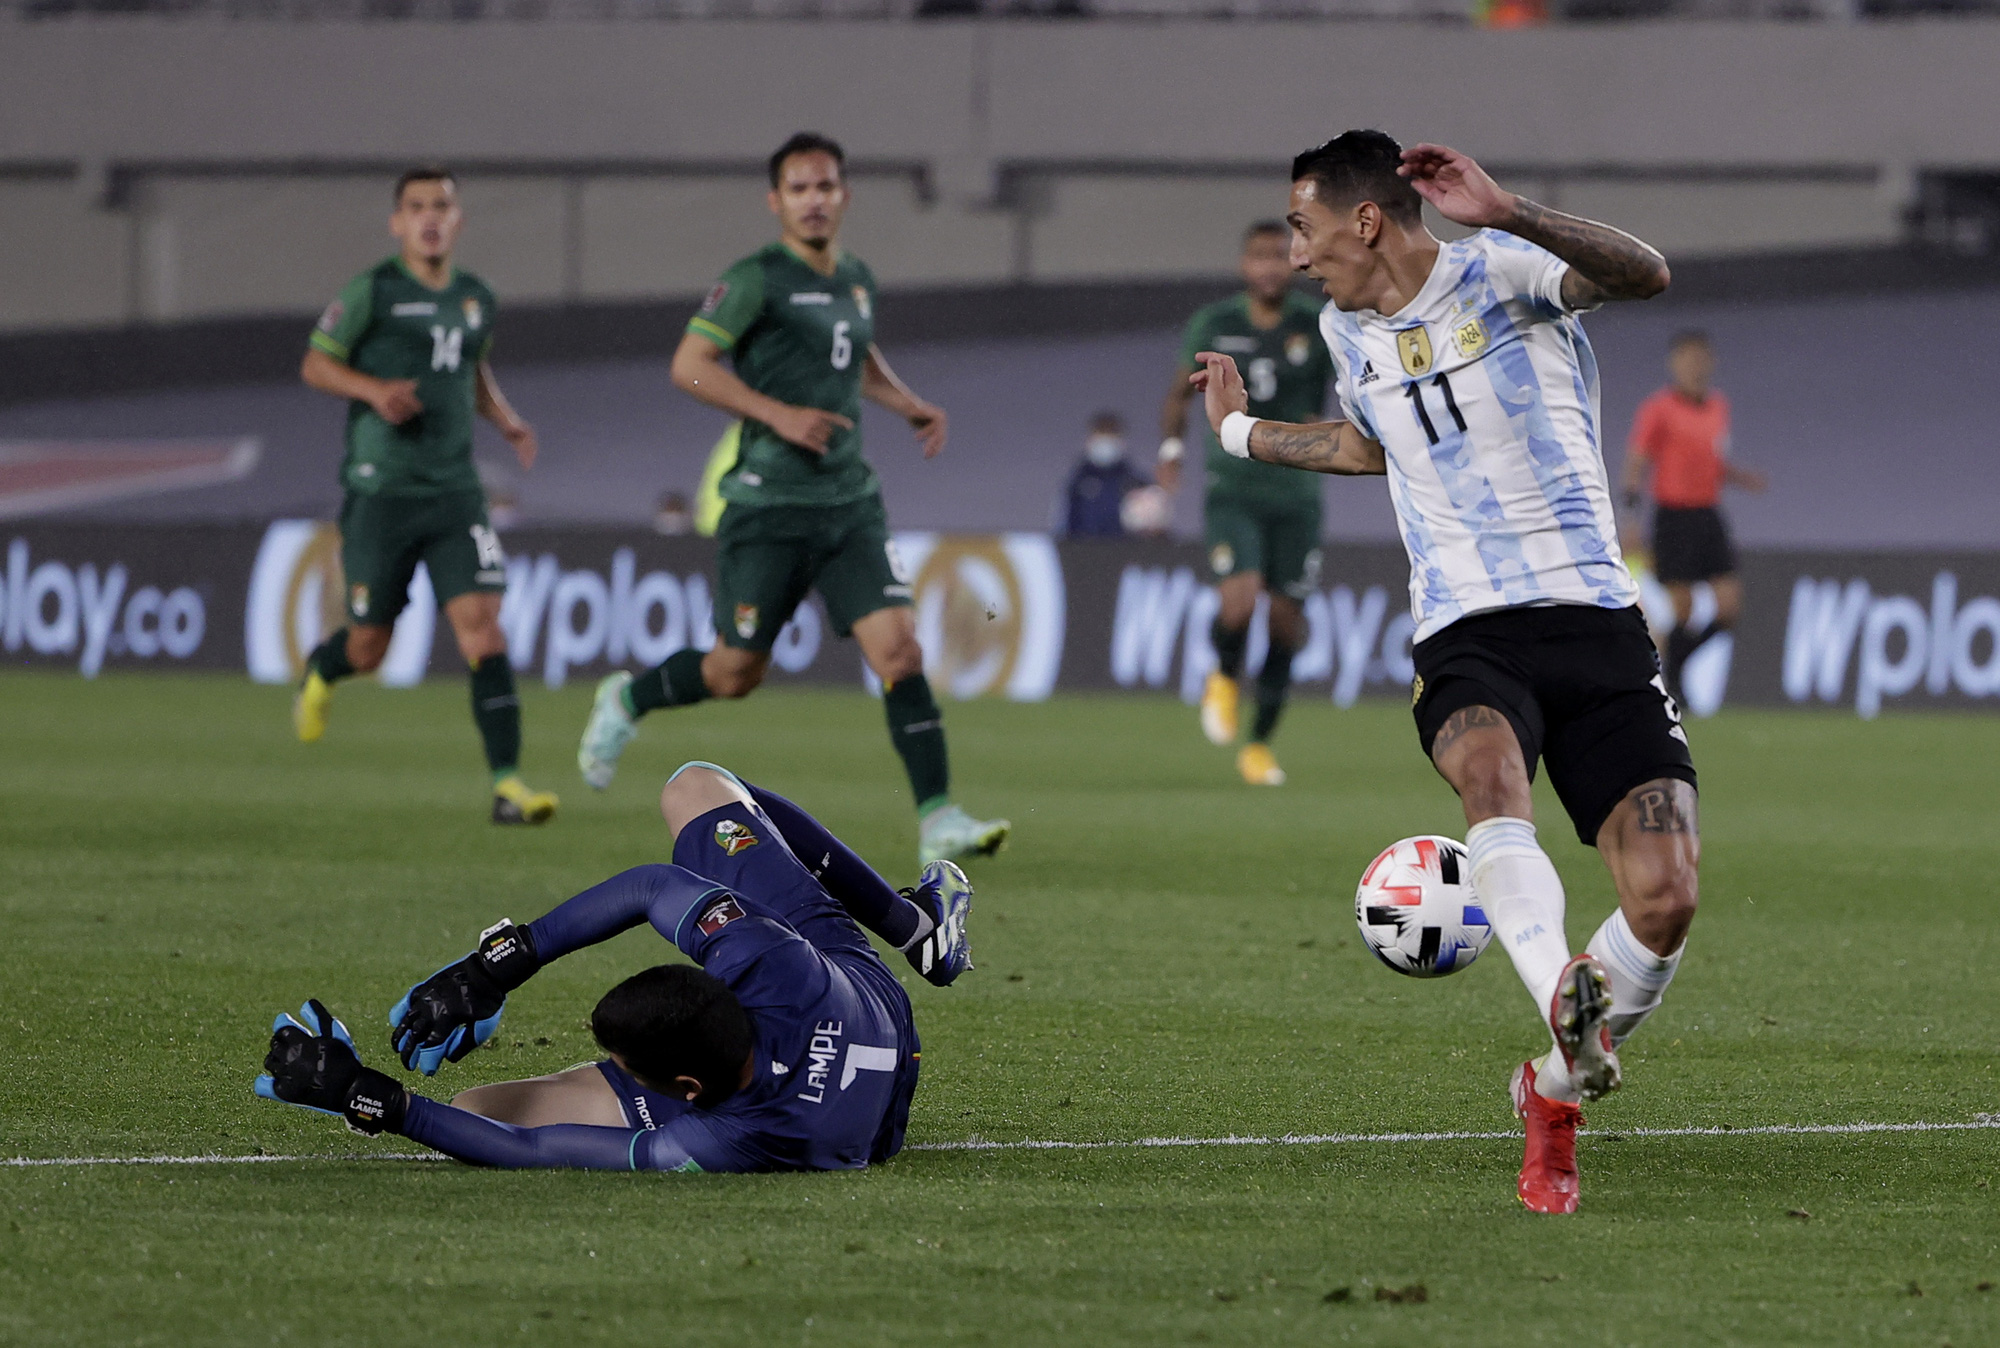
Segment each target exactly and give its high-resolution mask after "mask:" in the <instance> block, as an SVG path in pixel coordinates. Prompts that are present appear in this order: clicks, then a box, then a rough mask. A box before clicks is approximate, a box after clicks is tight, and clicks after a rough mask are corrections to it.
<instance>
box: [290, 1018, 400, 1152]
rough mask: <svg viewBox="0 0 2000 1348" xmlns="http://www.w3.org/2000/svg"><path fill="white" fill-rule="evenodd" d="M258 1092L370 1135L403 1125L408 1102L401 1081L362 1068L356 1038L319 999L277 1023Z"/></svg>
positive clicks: (370, 1068) (372, 1069)
mask: <svg viewBox="0 0 2000 1348" xmlns="http://www.w3.org/2000/svg"><path fill="white" fill-rule="evenodd" d="M253 1089H254V1090H255V1091H256V1093H257V1094H258V1095H260V1096H262V1097H263V1098H264V1099H266V1100H277V1101H279V1102H280V1103H282V1104H287V1105H298V1106H299V1107H301V1108H303V1109H313V1110H318V1111H319V1112H320V1113H322V1114H333V1115H337V1116H338V1117H340V1118H342V1119H345V1120H346V1121H347V1126H348V1127H349V1128H352V1129H353V1130H354V1131H355V1132H357V1133H365V1134H367V1135H368V1136H370V1137H373V1136H374V1135H375V1134H376V1133H379V1132H381V1131H382V1130H383V1129H384V1128H388V1129H391V1130H394V1129H396V1128H398V1127H400V1126H401V1124H402V1121H403V1110H404V1107H405V1105H406V1104H407V1097H406V1095H405V1092H404V1090H403V1087H402V1084H401V1083H400V1082H398V1081H397V1080H396V1079H395V1078H394V1077H392V1076H389V1075H387V1074H386V1073H383V1072H378V1071H376V1070H375V1069H374V1068H372V1067H363V1066H362V1065H361V1059H360V1058H358V1057H356V1056H355V1053H354V1037H353V1036H352V1035H350V1034H348V1032H347V1027H346V1026H345V1025H342V1024H341V1023H340V1022H339V1021H338V1020H336V1019H335V1018H334V1015H333V1013H332V1012H331V1011H329V1010H327V1009H326V1006H325V1004H324V1003H322V1002H321V1001H320V1000H319V998H317V997H314V998H312V999H310V1000H309V1001H307V1002H306V1004H305V1005H304V1006H302V1007H300V1008H299V1013H298V1015H296V1016H290V1015H284V1014H282V1013H281V1014H280V1015H279V1016H278V1018H277V1019H276V1020H275V1021H273V1022H271V1048H270V1051H269V1052H268V1053H266V1054H265V1055H264V1075H262V1076H260V1077H258V1078H257V1080H256V1083H255V1085H254V1087H253Z"/></svg>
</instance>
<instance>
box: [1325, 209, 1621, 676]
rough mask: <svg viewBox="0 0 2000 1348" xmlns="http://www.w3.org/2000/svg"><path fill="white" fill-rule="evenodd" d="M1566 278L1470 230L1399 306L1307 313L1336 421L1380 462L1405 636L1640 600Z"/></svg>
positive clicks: (1586, 348)
mask: <svg viewBox="0 0 2000 1348" xmlns="http://www.w3.org/2000/svg"><path fill="white" fill-rule="evenodd" d="M1568 271H1569V268H1568V265H1567V264H1566V263H1564V262H1563V261H1562V260H1561V259H1560V258H1557V257H1556V256H1555V255H1554V254H1552V253H1550V252H1548V251H1547V250H1545V249H1542V248H1539V247H1536V246H1535V245H1533V244H1530V243H1527V242H1525V241H1523V240H1521V239H1517V238H1515V237H1514V236H1512V235H1510V234H1502V233H1500V232H1498V231H1496V230H1483V231H1481V232H1480V233H1478V234H1475V235H1473V236H1471V237H1470V238H1466V239H1460V240H1458V241H1456V242H1453V243H1447V244H1445V245H1443V246H1442V247H1441V248H1440V250H1439V254H1438V261H1437V265H1436V266H1435V267H1434V268H1433V269H1432V271H1431V275H1430V279H1429V280H1428V281H1426V282H1425V284H1424V287H1423V289H1422V290H1420V291H1419V292H1418V293H1417V296H1416V298H1415V299H1414V300H1412V301H1411V302H1410V303H1409V304H1408V305H1406V306H1405V307H1404V308H1403V309H1402V310H1400V311H1399V312H1397V313H1394V314H1386V315H1385V314H1379V313H1376V312H1374V311H1373V310H1362V311H1359V312H1356V313H1342V312H1341V311H1339V310H1338V309H1336V308H1334V307H1333V306H1332V305H1328V306H1327V308H1326V309H1325V310H1324V311H1323V312H1322V314H1321V316H1320V325H1321V331H1322V332H1323V334H1324V335H1325V337H1326V343H1327V346H1328V348H1329V349H1330V350H1331V351H1332V352H1333V355H1334V359H1335V364H1336V367H1337V369H1336V379H1335V388H1336V390H1337V392H1338V394H1339V397H1340V403H1341V408H1342V411H1343V412H1344V414H1345V415H1346V417H1347V419H1348V420H1350V421H1352V422H1354V423H1355V425H1357V426H1359V427H1360V428H1361V429H1362V430H1364V431H1366V432H1367V433H1368V435H1370V436H1371V437H1373V438H1374V439H1376V440H1378V441H1380V442H1381V444H1382V446H1383V449H1384V452H1385V454H1386V456H1387V459H1388V469H1389V493H1390V497H1391V499H1392V500H1393V501H1394V503H1395V507H1396V520H1397V527H1398V528H1399V529H1400V531H1401V533H1402V536H1403V543H1404V546H1405V547H1406V548H1407V549H1408V551H1409V554H1410V609H1411V615H1412V617H1414V618H1415V619H1416V639H1417V640H1419V641H1421V640H1423V639H1424V638H1425V637H1428V636H1430V635H1431V634H1433V633H1435V632H1437V631H1438V630H1439V629H1441V628H1443V627H1444V626H1446V625H1447V624H1449V623H1452V622H1455V621H1456V620H1458V619H1459V618H1462V617H1464V616H1466V615H1467V614H1470V613H1477V612H1482V611H1485V610H1490V609H1499V608H1512V607H1520V606H1526V605H1534V604H1549V603H1559V604H1590V605H1594V606H1597V607H1600V608H1625V607H1628V606H1629V605H1631V604H1634V603H1636V602H1638V597H1639V592H1638V586H1637V585H1636V584H1635V583H1634V581H1633V579H1632V576H1631V573H1630V572H1629V571H1627V570H1626V569H1625V562H1624V558H1623V557H1622V556H1621V555H1620V553H1619V550H1618V540H1617V530H1616V526H1615V524H1614V521H1613V516H1612V510H1611V493H1610V490H1609V488H1608V484H1607V482H1606V477H1605V470H1604V458H1603V455H1602V453H1601V451H1600V449H1599V445H1598V406H1597V403H1598V396H1597V360H1596V357H1595V356H1594V355H1592V353H1591V349H1590V342H1589V339H1588V338H1586V337H1585V336H1584V333H1583V325H1582V323H1581V322H1579V321H1578V319H1577V316H1576V315H1575V314H1574V313H1572V312H1570V310H1569V309H1567V308H1566V307H1565V306H1564V304H1563V301H1562V281H1563V277H1564V276H1565V275H1566V274H1567V273H1568Z"/></svg>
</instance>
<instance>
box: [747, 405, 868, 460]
mask: <svg viewBox="0 0 2000 1348" xmlns="http://www.w3.org/2000/svg"><path fill="white" fill-rule="evenodd" d="M766 424H768V425H769V426H770V428H771V429H772V430H774V431H776V432H777V433H778V437H779V438H780V439H782V440H783V441H785V442H786V443H787V444H792V445H797V446H798V447H799V448H800V449H805V450H810V451H812V452H813V453H814V454H824V453H826V447H827V446H828V445H829V444H831V443H832V441H833V433H834V432H835V431H851V430H853V429H854V423H853V422H852V421H850V420H848V419H847V418H846V417H844V416H842V415H840V413H838V412H827V411H823V410H822V409H820V408H817V407H787V408H786V409H785V410H784V411H783V412H781V413H779V414H778V415H777V416H775V417H773V418H771V420H770V421H769V422H768V423H766Z"/></svg>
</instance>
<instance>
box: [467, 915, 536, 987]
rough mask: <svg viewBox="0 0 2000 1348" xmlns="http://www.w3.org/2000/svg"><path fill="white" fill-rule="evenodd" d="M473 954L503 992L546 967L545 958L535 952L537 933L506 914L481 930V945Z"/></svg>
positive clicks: (481, 968) (482, 968) (518, 985)
mask: <svg viewBox="0 0 2000 1348" xmlns="http://www.w3.org/2000/svg"><path fill="white" fill-rule="evenodd" d="M473 956H474V958H476V959H477V960H478V962H479V968H480V970H481V971H482V972H484V973H485V974H486V976H487V977H488V978H490V979H492V980H493V985H494V986H495V987H496V988H498V989H499V990H500V992H501V993H502V994H506V993H509V992H512V991H513V990H514V989H515V988H518V987H520V986H521V985H522V984H523V983H525V982H527V981H528V980H529V979H530V978H533V977H534V976H535V971H536V970H538V969H540V968H541V967H542V961H541V958H540V957H539V956H538V955H537V954H536V953H535V938H534V936H533V935H532V934H531V933H530V932H529V931H528V929H527V928H526V927H517V926H515V925H514V924H513V923H512V922H510V921H509V920H508V919H506V918H504V917H503V918H501V919H500V920H499V921H498V922H496V923H494V924H493V925H492V926H490V927H488V928H487V929H486V930H485V931H482V932H480V933H479V945H478V948H477V949H475V950H474V951H473Z"/></svg>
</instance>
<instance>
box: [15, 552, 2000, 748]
mask: <svg viewBox="0 0 2000 1348" xmlns="http://www.w3.org/2000/svg"><path fill="white" fill-rule="evenodd" d="M0 537H4V539H5V542H4V549H0V651H4V656H5V661H6V664H7V665H9V666H11V667H16V668H35V667H42V668H65V669H73V670H75V671H76V672H78V673H79V674H81V675H83V676H84V677H86V678H88V677H94V676H95V675H96V674H98V673H99V672H100V671H102V670H104V669H117V670H135V671H144V670H177V669H205V670H243V671H245V672H247V673H248V674H250V676H251V677H253V678H255V679H258V680H260V681H263V682H268V683H286V682H290V681H291V680H293V679H295V678H296V677H297V676H298V672H299V669H300V665H301V662H302V660H303V659H304V656H305V654H306V652H308V651H310V650H311V649H312V647H313V646H314V645H315V644H317V643H318V641H319V640H320V638H321V636H322V635H323V634H324V633H325V632H326V631H328V630H330V629H331V628H332V627H333V626H334V625H336V624H337V623H338V622H339V621H340V617H341V612H342V602H341V601H342V598H343V590H344V584H345V582H344V579H343V577H342V575H341V572H340V546H339V536H338V534H337V533H336V531H335V530H334V527H333V526H332V525H331V524H328V523H325V522H321V521H315V520H278V521H273V522H269V523H246V524H232V525H207V526H205V525H105V524H61V523H47V524H32V525H22V526H19V527H17V528H14V529H12V530H9V531H5V532H4V534H0ZM507 542H508V548H509V553H510V560H509V562H508V591H507V597H506V601H505V603H504V605H503V607H502V610H501V622H502V624H503V625H504V626H505V628H506V631H507V637H508V644H509V649H510V651H511V653H512V655H513V659H514V662H515V665H516V667H517V668H519V669H521V670H522V671H523V673H524V674H525V675H537V676H539V677H540V678H542V679H543V681H544V682H546V683H547V684H549V685H550V686H560V685H562V684H563V683H565V682H567V681H568V680H570V679H576V678H595V677H598V676H600V675H601V674H603V673H604V672H605V671H607V670H609V669H612V668H616V667H620V666H627V667H643V666H645V665H649V664H653V663H656V662H657V661H659V660H661V659H662V658H664V657H665V656H666V655H667V654H669V653H671V652H672V651H674V650H677V649H679V648H680V647H681V646H683V645H685V644H689V643H693V644H696V645H700V646H704V647H705V646H707V645H709V644H712V643H713V641H714V640H715V624H716V622H717V621H718V620H720V621H722V622H733V621H736V620H737V618H736V615H734V614H720V615H718V614H715V613H714V612H713V611H712V604H711V598H710V596H711V590H710V582H709V574H710V570H711V564H712V562H713V558H714V545H713V544H712V543H711V542H709V541H707V540H704V539H696V538H663V537H659V536H656V535H653V534H648V533H641V532H635V531H629V530H616V529H585V528H570V529H548V528H523V529H519V530H516V531H514V532H512V533H510V535H509V536H508V540H507ZM894 548H895V551H896V553H897V564H898V566H899V568H900V569H901V574H903V575H905V576H907V577H908V579H909V583H910V585H911V587H912V594H913V597H914V600H915V603H916V608H917V620H918V627H919V631H920V633H921V635H922V638H923V643H924V649H925V650H926V652H927V653H928V654H929V657H930V660H931V665H932V677H933V679H934V680H935V681H936V682H937V683H938V685H939V686H940V688H941V689H943V690H944V691H946V692H948V693H950V694H951V695H952V696H954V697H958V698H968V697H980V696H1001V697H1008V698H1013V699H1016V700H1021V701H1034V700H1038V699H1040V698H1044V697H1047V696H1048V695H1049V694H1050V693H1052V692H1055V691H1057V690H1068V689H1096V690H1129V691H1134V692H1155V691H1158V692H1168V693H1172V694H1175V695H1177V696H1179V697H1180V698H1182V699H1183V700H1187V701H1193V700H1194V699H1195V698H1196V697H1197V696H1198V694H1199V691H1200V687H1201V682H1202V678H1203V676H1204V675H1206V674H1207V672H1208V671H1209V669H1210V668H1211V667H1212V666H1213V663H1214V652H1213V650H1212V648H1211V647H1210V645H1209V641H1208V628H1209V624H1210V621H1211V620H1212V618H1213V616H1214V612H1215V604H1216V597H1215V591H1214V589H1213V587H1211V586H1210V585H1208V584H1207V583H1206V577H1207V564H1206V560H1207V559H1206V557H1205V556H1204V554H1203V552H1202V550H1201V548H1200V547H1199V546H1197V545H1195V544H1191V543H1181V542H1168V541H1143V540H1132V541H1117V542H1066V541H1056V540H1053V539H1051V538H1049V537H1048V536H1046V535H1043V534H1029V533H1019V534H993V535H956V534H934V533H903V534H898V535H897V536H896V538H895V541H894ZM1742 575H1743V578H1744V582H1745V588H1746V592H1747V599H1746V603H1745V609H1744V618H1743V622H1742V624H1741V626H1740V628H1739V630H1738V632H1737V633H1736V634H1735V635H1734V636H1733V637H1729V636H1725V637H1720V638H1717V639H1716V640H1715V641H1712V642H1710V643H1709V644H1708V645H1707V646H1706V647H1704V648H1703V650H1702V651H1701V652H1700V653H1699V654H1698V655H1697V656H1696V658H1695V660H1694V661H1692V662H1690V666H1689V669H1688V672H1687V677H1686V684H1687V694H1688V701H1689V703H1690V709H1691V710H1692V711H1694V712H1695V713H1696V714H1699V715H1706V714H1709V713H1712V712H1713V711H1715V710H1716V709H1717V708H1718V707H1720V706H1722V705H1723V704H1724V703H1725V702H1727V703H1731V704H1743V705H1757V706H1815V705H1817V706H1841V707H1847V708H1850V709H1852V710H1853V711H1854V712H1856V713H1857V714H1859V715H1861V716H1864V717H1872V716H1874V715H1876V714H1878V713H1879V712H1880V711H1881V710H1882V709H1884V708H1885V707H1971V708H1991V709H2000V554H1996V553H1990V552H1956V553H1945V552H1936V553H1920V552H1893V553H1890V552H1776V551H1748V552H1746V553H1744V555H1743V558H1742ZM1407 581H1408V569H1407V566H1406V564H1405V562H1404V559H1403V555H1402V553H1401V551H1400V550H1399V549H1397V548H1395V547H1393V546H1381V545H1360V544H1349V545H1340V544H1330V545H1328V546H1326V547H1325V548H1324V549H1322V551H1321V554H1320V565H1319V569H1318V572H1317V574H1316V575H1315V577H1314V578H1313V584H1312V588H1311V592H1310V594H1309V595H1308V597H1307V598H1306V600H1305V608H1306V617H1307V622H1308V630H1309V637H1308V639H1307V641H1306V644H1305V646H1304V648H1303V649H1302V650H1301V651H1300V652H1299V654H1298V656H1297V658H1296V660H1295V661H1294V664H1293V671H1294V676H1295V678H1296V680H1297V681H1298V682H1299V683H1300V684H1301V685H1302V688H1301V690H1300V696H1322V697H1329V698H1330V699H1331V700H1332V701H1333V702H1334V703H1335V704H1336V705H1339V706H1347V705H1351V704H1352V703H1353V702H1354V701H1355V700H1356V699H1358V698H1361V697H1366V696H1378V695H1379V696H1393V697H1400V696H1402V695H1403V694H1404V692H1405V691H1406V690H1407V689H1408V687H1409V682H1410V676H1411V667H1410V635H1411V623H1410V618H1409V614H1408V611H1407V607H1406V604H1407V599H1406V591H1405V587H1406V585H1407ZM1645 589H1646V593H1647V599H1646V605H1647V608H1648V612H1649V614H1652V615H1654V616H1658V615H1659V614H1660V613H1661V612H1662V611H1663V607H1662V606H1663V605H1664V598H1665V597H1664V594H1663V593H1662V592H1661V591H1660V590H1659V587H1658V586H1657V585H1654V584H1652V583H1651V582H1650V581H1649V582H1647V583H1646V586H1645ZM1705 601H1706V597H1705V596H1698V603H1697V614H1698V616H1699V610H1700V607H1701V605H1702V603H1703V602H1705ZM747 616H748V615H745V617H746V619H747ZM1265 647H1266V637H1265V624H1264V614H1263V611H1262V609H1261V608H1260V610H1259V613H1258V617H1257V621H1256V623H1255V624H1254V625H1253V628H1252V633H1251V642H1250V651H1249V657H1248V659H1249V665H1250V668H1251V669H1253V670H1254V669H1256V668H1257V667H1258V666H1259V665H1260V664H1261V662H1262V660H1263V657H1264V651H1265ZM772 655H773V675H772V681H773V682H775V683H780V684H782V683H785V682H799V683H806V684H822V685H825V684H836V685H837V684H848V685H852V684H854V683H856V682H862V683H866V682H867V676H866V675H865V673H864V671H863V670H862V667H861V661H860V658H859V655H858V653H857V651H856V650H855V648H854V647H853V646H852V645H850V644H843V643H841V642H839V641H837V640H835V639H834V634H833V633H832V631H831V629H830V627H829V624H828V621H827V618H826V614H825V611H824V609H823V608H821V607H820V605H819V603H818V600H817V599H816V598H815V599H814V600H812V601H811V602H810V603H808V604H807V605H806V606H805V607H803V608H801V609H800V610H799V613H798V614H797V616H796V617H795V618H794V619H793V620H792V622H791V623H789V624H788V625H787V626H786V628H785V630H784V632H783V634H782V635H781V636H780V638H779V640H778V643H777V645H776V647H775V649H774V650H773V652H772ZM461 669H462V665H461V664H460V662H459V660H458V657H457V655H456V652H455V650H454V649H453V645H452V641H451V636H450V633H449V630H448V628H447V627H446V625H444V624H442V623H440V622H439V621H438V612H437V605H436V603H435V602H434V600H433V598H432V596H431V592H430V585H429V580H428V578H427V577H426V576H424V575H423V573H422V572H421V570H420V571H419V573H418V576H417V579H416V581H415V582H414V583H413V584H412V586H411V592H410V602H409V606H408V607H407V608H406V609H405V610H404V612H403V614H402V616H401V618H400V619H399V620H398V622H397V627H396V633H395V636H394V638H393V640H392V641H391V643H390V649H389V655H388V658H387V660H386V661H385V663H384V666H383V669H382V672H381V678H382V679H383V681H384V682H387V683H390V684H394V685H407V684H411V683H416V682H418V681H420V680H422V679H423V678H424V677H425V676H426V675H427V674H437V675H441V676H452V677H455V676H456V675H457V674H458V673H459V671H460V670H461Z"/></svg>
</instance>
